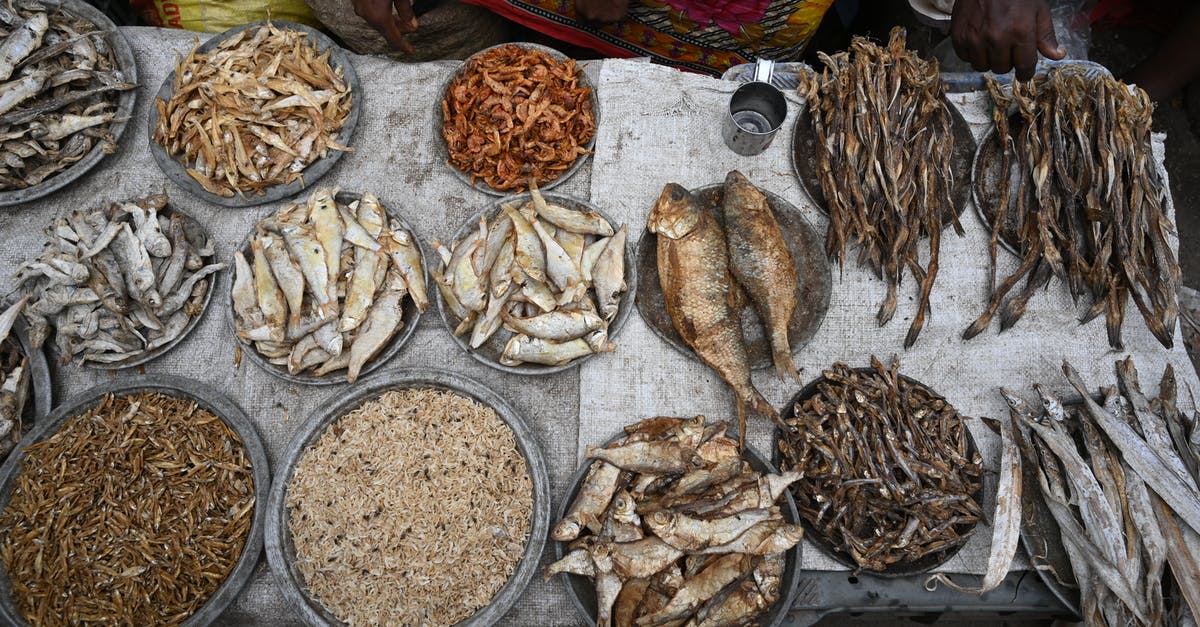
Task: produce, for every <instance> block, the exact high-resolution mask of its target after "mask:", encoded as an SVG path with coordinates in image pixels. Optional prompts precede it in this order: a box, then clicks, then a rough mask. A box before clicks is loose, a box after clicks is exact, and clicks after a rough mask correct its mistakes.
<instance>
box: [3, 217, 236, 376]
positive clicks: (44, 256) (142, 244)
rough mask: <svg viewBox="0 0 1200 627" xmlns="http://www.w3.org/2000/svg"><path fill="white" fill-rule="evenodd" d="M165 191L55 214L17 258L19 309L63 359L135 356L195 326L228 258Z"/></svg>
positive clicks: (115, 360)
mask: <svg viewBox="0 0 1200 627" xmlns="http://www.w3.org/2000/svg"><path fill="white" fill-rule="evenodd" d="M167 203H168V200H167V195H166V193H162V194H151V195H149V196H145V197H143V198H135V199H131V200H128V201H123V202H116V203H111V204H109V205H108V206H107V207H105V208H97V209H93V210H86V211H85V210H74V211H71V212H70V213H68V214H66V215H65V216H61V217H58V218H56V219H55V221H54V223H53V224H52V225H51V227H50V228H49V229H47V230H48V233H49V235H50V241H49V242H47V244H46V246H45V248H44V249H43V250H42V253H41V254H40V255H38V256H37V257H36V258H34V259H31V260H29V261H27V262H25V263H23V264H21V266H19V267H18V269H17V273H16V280H17V289H18V290H20V291H22V292H23V293H24V294H28V295H29V296H30V297H31V298H30V300H29V303H28V304H27V305H26V306H25V309H24V311H23V315H24V316H25V319H26V320H27V321H28V322H29V334H30V339H31V341H32V343H33V346H35V347H39V348H40V347H41V346H42V345H43V344H44V343H45V341H46V340H47V339H49V337H50V334H51V330H53V332H54V348H55V350H56V351H57V354H58V359H60V360H62V361H63V362H64V363H65V362H68V361H71V360H76V361H78V362H79V363H82V364H85V365H88V366H90V367H93V368H100V369H104V370H116V369H120V368H130V367H133V366H139V365H141V364H144V363H146V362H148V361H150V360H152V359H155V358H157V357H159V356H160V355H163V354H164V353H166V352H167V351H169V350H171V349H172V348H173V347H174V346H175V345H176V344H178V343H179V342H181V341H182V340H183V339H184V338H185V337H187V335H188V333H190V332H191V330H192V329H193V328H195V326H196V324H197V323H198V322H199V321H200V318H201V317H202V316H203V315H204V312H205V311H206V310H207V309H208V303H209V301H210V300H211V299H212V291H213V290H212V286H213V284H214V283H215V279H216V277H215V276H213V275H215V274H216V273H218V272H220V271H221V270H222V269H223V268H224V267H225V264H221V263H215V248H214V247H215V243H214V241H213V240H212V238H211V237H209V235H208V232H207V231H206V230H205V229H204V227H203V226H202V225H201V224H200V223H199V222H198V221H196V220H195V219H194V218H192V217H191V216H189V215H188V214H187V213H185V212H184V211H182V210H181V209H179V208H177V207H175V206H173V205H168V204H167Z"/></svg>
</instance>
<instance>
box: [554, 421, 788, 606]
mask: <svg viewBox="0 0 1200 627" xmlns="http://www.w3.org/2000/svg"><path fill="white" fill-rule="evenodd" d="M728 427H729V425H728V423H725V422H717V423H713V424H707V425H706V424H705V420H704V417H703V416H697V417H695V418H693V419H691V420H684V419H680V418H668V417H657V418H650V419H647V420H643V421H641V422H639V423H637V424H634V425H631V426H628V427H626V428H625V436H623V437H621V438H620V439H618V440H616V441H614V442H613V443H611V444H609V445H608V446H605V447H598V446H592V447H588V449H587V456H588V457H589V458H594V459H595V461H594V462H592V464H591V467H590V469H589V471H588V473H587V475H586V477H584V479H583V483H582V484H581V485H580V487H579V492H578V494H577V495H576V497H575V500H574V501H572V503H571V506H570V507H569V508H568V509H567V511H566V515H565V516H564V517H563V519H562V520H561V521H559V522H558V524H557V525H556V526H555V527H554V530H553V531H552V532H551V537H553V538H554V539H555V540H558V541H559V542H569V543H570V544H569V545H568V550H569V552H568V553H567V555H566V556H565V557H563V558H562V559H560V560H559V561H558V562H555V563H554V564H551V565H550V566H548V567H546V569H545V576H546V578H547V579H549V578H550V577H552V576H554V575H556V574H558V573H570V574H575V575H582V576H585V577H589V578H591V579H592V581H593V582H594V583H595V585H596V605H597V609H598V611H597V618H596V624H597V625H600V626H605V627H607V626H608V625H616V626H617V627H622V626H628V625H635V624H636V625H639V626H642V627H645V626H649V625H682V624H684V623H685V622H686V623H687V624H688V625H703V626H715V625H747V624H754V622H755V621H756V620H757V619H758V618H759V616H761V615H762V614H763V613H764V612H766V611H767V610H769V609H770V607H771V606H772V605H774V604H775V603H776V602H777V601H779V599H780V597H781V595H782V588H783V570H784V559H785V552H786V551H788V550H791V548H792V547H794V546H795V545H796V544H797V543H798V542H800V540H801V538H802V537H803V535H804V530H803V528H802V527H800V526H799V525H793V524H790V523H788V522H787V521H785V520H784V519H783V517H782V515H781V514H780V511H779V507H778V506H777V505H776V503H777V502H778V501H779V499H780V498H783V493H784V490H786V489H787V487H788V485H789V484H791V483H792V482H793V481H796V480H797V479H799V478H800V475H799V473H783V474H779V475H772V474H762V473H759V472H757V471H755V470H753V469H751V468H750V466H749V464H748V463H746V462H745V461H743V460H742V457H741V446H740V444H739V443H738V441H736V440H733V439H730V438H728V437H726V436H725V435H724V434H725V431H726V430H727V429H728Z"/></svg>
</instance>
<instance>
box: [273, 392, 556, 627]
mask: <svg viewBox="0 0 1200 627" xmlns="http://www.w3.org/2000/svg"><path fill="white" fill-rule="evenodd" d="M408 388H437V389H441V390H447V391H450V392H454V393H456V394H460V395H463V396H466V397H470V398H473V399H474V400H476V401H478V402H480V403H482V404H484V405H487V406H489V407H491V408H492V409H494V410H495V411H496V415H497V416H499V417H500V418H501V419H502V420H504V422H505V424H507V425H508V426H509V428H510V429H512V430H513V435H514V436H515V437H516V441H517V447H518V448H519V449H520V451H521V454H522V455H523V456H524V457H525V463H526V466H527V468H528V471H529V478H530V480H531V483H532V484H533V512H531V514H530V516H531V517H532V524H531V525H530V529H529V544H528V545H526V547H525V554H524V555H523V556H522V558H521V561H520V562H519V563H518V564H517V568H516V570H515V571H514V572H513V575H512V577H510V578H509V580H508V583H506V584H504V587H503V588H501V589H500V592H498V593H497V594H496V596H495V597H494V598H493V599H492V601H491V603H490V604H488V605H486V606H484V607H483V608H480V609H479V611H477V612H475V614H473V615H472V616H471V617H470V618H468V619H466V620H464V621H462V622H460V623H458V626H457V627H471V626H482V625H491V624H493V623H495V622H496V621H498V620H500V618H501V617H503V616H504V615H505V613H507V612H508V610H510V609H512V607H513V605H515V604H516V602H517V599H518V598H519V597H520V596H521V594H522V593H523V592H524V591H525V587H526V586H527V585H528V584H529V580H530V579H531V578H532V577H533V575H534V573H535V572H536V571H537V567H538V561H539V559H540V558H541V555H542V549H543V548H544V547H545V545H546V536H547V534H548V533H549V532H550V479H549V476H548V475H547V474H546V462H545V460H544V459H543V457H542V451H541V449H540V448H539V446H538V443H537V438H536V437H535V436H534V435H533V432H532V431H531V430H530V429H529V427H528V426H527V425H526V423H525V421H524V419H522V418H521V416H520V415H519V414H517V413H516V411H514V410H513V409H512V408H511V407H510V406H509V405H508V403H506V402H505V401H504V399H502V398H501V397H500V396H499V395H497V394H496V393H495V392H492V391H491V390H489V389H488V388H486V387H484V386H483V385H481V384H479V383H476V382H475V381H473V380H471V379H467V378H465V377H460V376H458V375H455V374H451V373H449V372H444V371H440V370H422V371H419V372H418V371H415V370H401V371H399V372H397V373H395V374H394V375H392V376H389V377H387V380H386V381H382V380H376V381H373V382H372V383H370V384H368V385H362V386H357V387H355V389H354V391H353V392H352V393H350V394H348V395H342V396H334V397H333V398H330V399H329V400H328V401H326V402H325V403H324V404H323V405H321V406H320V407H318V408H317V409H316V410H314V411H313V413H312V415H311V416H310V417H309V418H308V420H307V421H306V422H305V423H304V426H303V427H301V428H300V430H299V431H297V434H296V437H295V438H293V439H292V441H291V443H290V444H288V448H287V450H286V451H285V452H284V454H283V458H282V459H283V463H282V468H281V469H280V470H279V472H278V474H277V475H276V482H275V485H274V486H273V487H272V489H271V497H270V502H269V504H268V507H267V509H268V517H267V530H266V543H267V561H268V562H269V563H270V565H271V571H272V572H273V573H274V574H275V579H276V581H278V582H279V584H280V586H281V587H282V588H283V593H284V597H285V598H286V599H287V601H288V603H289V604H290V605H291V606H292V607H293V608H294V609H295V611H296V612H297V613H298V614H299V615H300V616H301V617H302V618H303V619H304V621H305V622H306V623H308V624H309V625H319V626H326V625H329V626H332V625H342V624H343V623H342V622H341V621H340V620H338V619H337V618H336V617H334V616H333V615H332V614H330V613H329V612H328V611H327V610H326V609H325V607H324V606H323V605H321V603H320V601H318V600H316V599H314V598H313V597H312V596H311V595H310V594H309V592H308V590H307V588H306V587H305V585H304V579H303V577H302V576H301V575H300V572H299V571H298V570H296V565H295V557H296V549H295V546H294V545H293V544H292V535H291V533H290V532H289V531H288V516H289V512H288V509H287V491H288V487H289V485H290V484H291V482H292V477H293V476H294V475H295V472H296V465H297V464H298V463H299V462H300V458H301V457H302V456H303V455H304V452H305V451H307V450H308V447H309V446H311V445H312V444H313V443H315V442H316V441H317V440H318V439H319V438H320V437H321V435H322V434H323V433H325V429H326V428H328V427H329V425H330V424H332V423H333V421H335V420H337V419H338V418H341V417H342V416H344V415H345V414H347V413H348V412H350V411H352V410H354V409H355V408H356V407H358V406H360V405H362V404H363V403H364V402H366V401H369V400H372V399H374V398H377V397H378V396H380V395H381V394H383V393H384V392H387V391H389V390H397V389H408Z"/></svg>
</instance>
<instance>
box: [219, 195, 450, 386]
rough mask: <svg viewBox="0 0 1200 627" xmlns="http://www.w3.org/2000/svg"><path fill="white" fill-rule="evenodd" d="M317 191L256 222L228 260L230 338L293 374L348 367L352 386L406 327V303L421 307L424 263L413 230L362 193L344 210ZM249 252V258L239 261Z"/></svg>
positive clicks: (425, 302)
mask: <svg viewBox="0 0 1200 627" xmlns="http://www.w3.org/2000/svg"><path fill="white" fill-rule="evenodd" d="M337 195H338V190H337V189H318V190H316V191H314V192H313V193H312V195H311V196H309V198H308V203H307V204H305V205H297V204H293V205H288V206H286V207H284V208H283V209H280V210H279V212H278V213H276V214H274V215H271V216H268V217H267V218H265V219H264V220H262V221H260V222H259V223H258V224H257V225H256V226H255V231H254V233H253V234H251V236H250V243H249V250H240V251H238V252H236V253H234V255H233V261H234V279H233V293H232V301H233V313H234V322H235V326H236V328H237V335H238V338H240V339H241V340H242V341H243V342H246V343H247V344H253V345H254V348H255V350H257V351H258V353H259V354H260V355H262V356H263V357H265V358H266V359H267V360H268V361H269V362H270V363H272V364H275V365H277V366H286V367H287V370H288V372H289V373H291V374H299V373H303V372H309V371H312V373H313V374H315V375H316V376H325V375H326V374H329V373H331V372H334V371H337V370H341V369H343V368H344V369H346V380H347V381H349V382H352V383H353V382H354V381H355V380H356V379H357V378H358V374H359V372H360V371H361V370H362V368H363V366H364V365H366V363H367V362H369V361H371V360H372V359H374V358H375V357H376V356H377V355H379V353H380V351H382V350H383V348H384V347H385V346H387V344H388V342H390V341H391V339H392V337H393V336H394V335H396V333H397V332H398V331H399V330H400V329H401V327H403V326H404V321H403V320H402V318H403V305H404V299H405V297H411V298H412V301H413V304H415V305H416V307H417V310H418V311H425V308H426V307H427V306H428V305H429V299H428V297H427V296H426V291H425V265H424V263H423V261H422V259H421V248H420V246H419V245H418V244H417V242H416V240H415V239H414V238H413V235H412V233H410V232H409V231H407V230H405V229H404V228H403V227H402V226H400V223H399V222H397V221H396V220H394V219H389V218H388V217H387V215H386V213H385V212H384V209H383V207H382V206H381V205H380V204H379V200H378V199H377V198H375V195H374V194H372V193H370V192H367V193H365V194H363V195H362V197H361V198H359V199H358V200H355V201H354V202H352V203H350V204H349V205H343V204H341V203H339V202H337ZM247 252H249V253H250V257H251V261H247V260H246V253H247Z"/></svg>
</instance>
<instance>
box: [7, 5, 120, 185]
mask: <svg viewBox="0 0 1200 627" xmlns="http://www.w3.org/2000/svg"><path fill="white" fill-rule="evenodd" d="M0 38H2V41H0V81H2V82H0V142H2V143H0V206H7V205H15V204H18V203H23V202H27V201H30V200H33V199H35V198H41V197H42V196H45V195H46V194H49V193H51V192H54V191H56V190H58V189H61V188H62V187H63V186H64V185H67V184H68V183H70V182H71V181H74V180H75V179H77V178H79V177H80V176H83V174H84V173H86V172H87V171H88V170H90V169H91V168H92V167H93V166H95V165H96V164H97V163H99V162H100V160H101V159H103V158H104V157H105V156H107V155H110V154H112V153H114V152H116V150H117V142H118V141H119V140H120V138H121V135H122V133H124V131H125V126H126V124H127V121H128V120H129V117H130V116H131V115H132V114H133V106H134V102H135V101H136V99H137V90H136V89H135V87H137V66H136V64H135V62H134V57H133V51H132V49H131V48H130V47H129V43H128V42H127V41H126V40H125V37H124V36H123V35H122V34H121V33H120V32H119V31H117V27H116V25H115V24H113V23H112V21H111V20H109V19H108V17H106V16H105V15H104V14H103V13H101V12H100V11H98V10H97V9H95V8H93V7H92V6H91V5H89V4H87V3H85V2H80V1H79V0H55V1H53V2H41V1H39V0H21V1H19V2H15V3H12V4H9V5H7V6H5V7H0Z"/></svg>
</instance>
